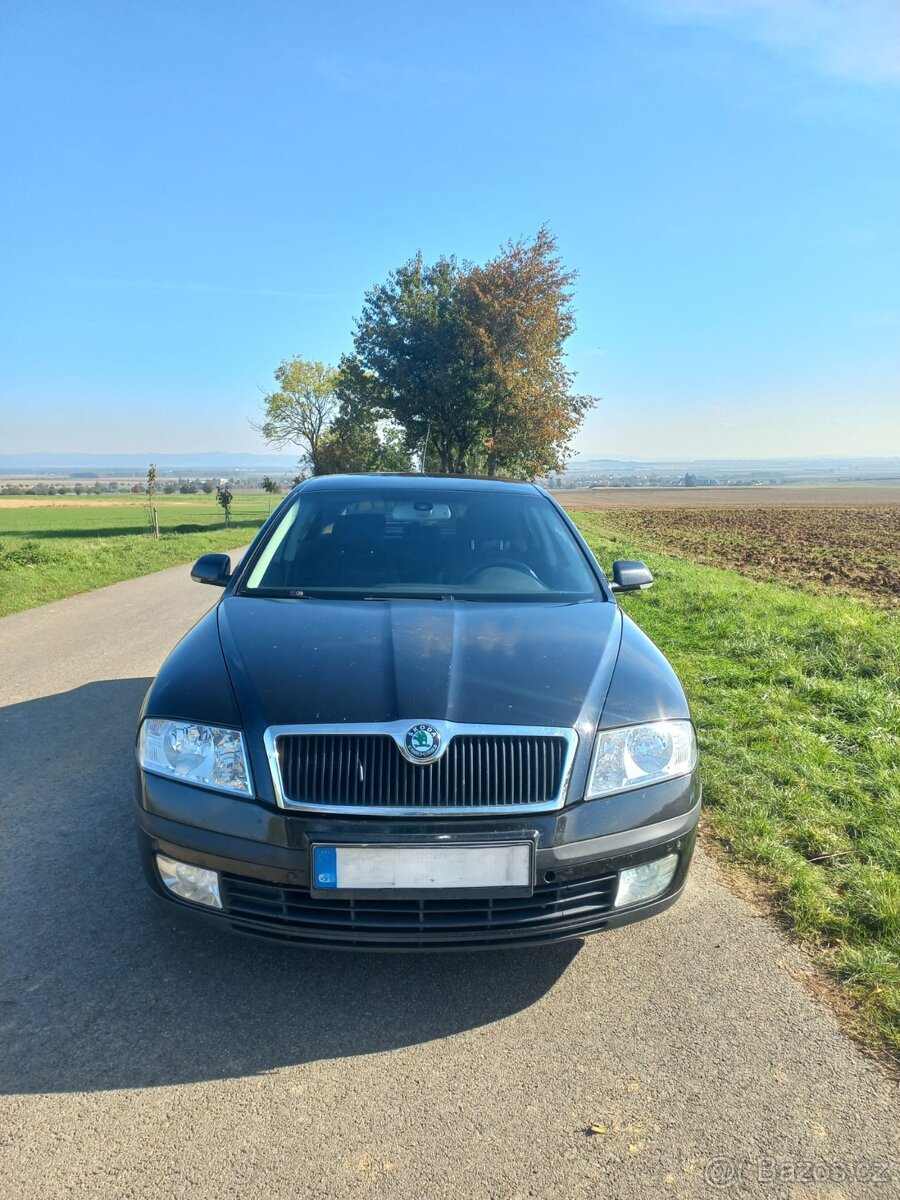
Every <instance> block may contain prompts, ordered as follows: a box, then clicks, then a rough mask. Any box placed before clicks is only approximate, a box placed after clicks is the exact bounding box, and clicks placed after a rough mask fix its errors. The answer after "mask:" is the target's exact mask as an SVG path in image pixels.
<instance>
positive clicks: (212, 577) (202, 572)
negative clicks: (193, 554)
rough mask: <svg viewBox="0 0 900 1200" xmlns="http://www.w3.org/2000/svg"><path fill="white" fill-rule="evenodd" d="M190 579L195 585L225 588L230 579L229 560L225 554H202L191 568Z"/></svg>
mask: <svg viewBox="0 0 900 1200" xmlns="http://www.w3.org/2000/svg"><path fill="white" fill-rule="evenodd" d="M191 579H193V580H194V582H195V583H211V584H212V585H213V587H225V585H226V584H227V583H228V581H229V580H230V579H231V559H230V558H229V557H228V555H227V554H204V555H203V557H202V558H198V559H197V561H196V562H195V563H194V565H193V566H192V567H191Z"/></svg>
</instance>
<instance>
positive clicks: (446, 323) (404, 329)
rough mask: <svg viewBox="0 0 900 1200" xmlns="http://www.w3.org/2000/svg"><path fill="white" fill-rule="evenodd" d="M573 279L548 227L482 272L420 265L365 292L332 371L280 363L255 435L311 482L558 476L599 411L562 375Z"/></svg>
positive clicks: (441, 262)
mask: <svg viewBox="0 0 900 1200" xmlns="http://www.w3.org/2000/svg"><path fill="white" fill-rule="evenodd" d="M574 280H575V274H574V272H571V271H567V270H565V268H564V266H563V263H562V260H561V259H560V257H559V255H558V253H557V245H556V239H555V237H554V236H553V234H552V233H551V232H550V230H549V229H548V228H547V227H546V226H545V227H542V228H541V229H540V230H539V231H538V233H537V236H536V237H535V238H534V240H533V241H531V242H527V241H524V240H520V241H516V242H509V243H507V245H506V246H504V247H503V248H502V249H501V251H500V253H499V254H498V255H497V256H496V257H495V258H493V259H491V260H490V261H489V262H487V263H485V264H484V265H483V266H477V265H473V264H469V263H465V264H459V263H458V262H457V261H456V259H455V258H440V259H438V261H437V262H436V263H433V264H426V263H425V262H424V261H423V258H422V256H421V254H419V255H417V256H416V257H415V258H413V259H410V261H409V262H407V263H405V264H404V265H403V266H402V267H400V268H398V269H397V270H396V271H392V272H391V274H390V275H389V276H388V278H387V280H386V281H385V283H383V284H378V285H376V286H375V287H373V288H372V289H371V290H370V291H369V292H367V293H366V295H365V297H364V301H363V309H362V313H361V314H360V316H359V318H358V319H357V321H356V330H355V333H354V338H353V353H352V354H349V355H345V356H344V358H343V359H342V360H341V362H340V364H339V365H338V366H337V367H336V368H332V367H324V366H323V365H322V364H321V363H309V362H307V361H306V360H304V359H302V358H295V359H292V360H289V361H288V362H286V363H282V364H281V367H280V368H279V371H278V372H277V373H276V378H277V380H278V382H279V383H280V384H281V385H282V386H281V388H280V390H279V391H278V392H276V393H272V394H270V395H267V396H266V397H265V418H264V420H263V421H262V422H260V423H259V424H258V425H257V426H256V427H257V428H259V429H261V431H262V432H263V435H264V436H265V437H266V438H267V440H269V441H270V442H271V443H272V444H274V445H279V446H285V445H287V444H296V445H298V446H299V447H300V449H301V453H302V455H303V459H304V462H305V465H306V466H307V467H308V468H309V469H310V470H312V472H313V473H314V474H326V473H331V472H334V471H365V470H402V469H409V468H410V467H411V466H412V465H413V464H415V466H417V467H418V466H422V467H423V468H424V469H425V470H427V471H438V472H440V473H442V474H458V473H468V474H487V475H495V474H503V475H514V476H520V477H524V478H533V477H534V476H535V475H540V474H544V473H546V472H548V471H551V470H559V469H560V468H561V467H562V466H563V465H564V462H565V459H566V457H567V448H568V445H569V443H570V441H571V439H572V437H573V435H574V434H575V432H576V431H577V430H578V428H579V427H580V425H581V423H582V421H583V420H584V416H585V414H586V412H587V410H588V409H589V408H590V407H591V405H592V404H593V403H594V402H595V401H594V397H591V396H581V395H577V394H575V393H574V392H573V379H574V377H573V374H572V372H571V371H569V370H568V369H567V367H566V365H565V358H564V346H565V342H566V340H567V339H568V337H569V336H570V335H571V334H572V332H573V331H574V329H575V316H574V312H573V309H572V290H571V289H572V285H573V283H574Z"/></svg>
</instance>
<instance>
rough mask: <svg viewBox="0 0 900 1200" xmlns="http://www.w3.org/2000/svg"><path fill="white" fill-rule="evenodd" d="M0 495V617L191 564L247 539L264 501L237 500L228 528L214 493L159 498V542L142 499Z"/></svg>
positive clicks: (265, 504) (260, 518) (264, 508)
mask: <svg viewBox="0 0 900 1200" xmlns="http://www.w3.org/2000/svg"><path fill="white" fill-rule="evenodd" d="M27 500H28V504H27V505H25V504H23V503H22V501H21V500H20V501H19V502H18V503H16V502H15V501H11V500H9V499H5V498H0V616H7V615H8V614H9V613H14V612H21V611H22V610H24V609H26V608H34V607H35V605H37V604H47V603H49V602H50V601H51V600H61V599H62V598H63V597H65V596H73V595H75V594H76V593H77V592H84V591H89V590H90V589H92V588H96V587H103V586H105V585H106V584H108V583H118V582H119V581H120V580H122V579H134V578H135V577H136V576H138V575H146V574H147V573H148V572H149V571H159V570H161V569H162V568H163V567H171V566H175V565H176V564H178V563H186V562H191V561H192V560H193V559H195V558H199V556H200V555H201V554H204V553H206V552H207V551H211V550H230V549H233V548H234V547H235V545H241V544H242V543H245V542H249V541H250V539H251V538H252V537H253V535H254V534H255V532H256V530H257V529H258V528H259V526H260V524H261V523H262V522H263V520H265V517H266V515H267V513H268V510H269V497H268V496H265V495H252V494H251V495H241V494H238V495H236V496H235V500H234V506H233V508H232V514H231V521H230V523H229V525H228V527H227V528H226V527H225V525H224V522H223V518H222V510H221V509H220V508H219V507H218V506H217V505H216V502H215V496H206V495H198V496H160V497H159V498H158V504H157V507H158V509H159V527H160V534H161V537H160V538H159V540H157V539H156V538H151V537H149V536H148V533H147V529H148V525H147V508H146V497H142V496H127V495H126V496H109V497H94V496H91V497H83V498H77V497H74V496H73V497H69V496H67V497H65V498H64V499H60V498H58V497H50V498H48V499H46V500H44V499H42V498H37V497H31V496H29V497H27Z"/></svg>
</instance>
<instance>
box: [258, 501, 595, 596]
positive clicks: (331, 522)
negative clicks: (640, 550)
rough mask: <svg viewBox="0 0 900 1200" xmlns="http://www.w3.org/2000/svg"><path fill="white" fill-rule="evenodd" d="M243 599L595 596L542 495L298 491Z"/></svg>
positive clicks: (264, 547) (582, 560)
mask: <svg viewBox="0 0 900 1200" xmlns="http://www.w3.org/2000/svg"><path fill="white" fill-rule="evenodd" d="M239 593H240V594H245V595H270V596H272V595H274V596H293V597H297V598H305V597H317V596H320V597H329V596H346V597H349V598H359V599H389V598H394V597H409V598H418V597H427V598H433V599H451V598H453V599H456V598H458V599H468V600H493V599H502V600H542V599H543V600H554V601H560V600H563V599H565V600H570V601H573V600H587V599H599V598H601V592H600V590H599V588H598V585H597V580H596V578H595V576H594V574H593V572H592V571H591V569H590V566H589V565H588V561H587V558H586V556H585V554H584V552H583V551H582V549H581V547H580V546H579V545H578V542H577V541H576V540H575V538H574V537H573V536H572V534H571V532H570V531H569V529H568V527H567V525H566V523H565V521H564V520H563V519H562V518H561V516H560V515H559V513H558V512H557V511H556V509H555V508H554V506H553V505H552V504H551V503H550V502H549V501H548V500H547V499H546V498H545V497H544V496H542V495H540V493H538V492H534V493H533V494H530V495H529V494H528V493H527V492H504V491H501V490H496V491H493V490H491V489H490V488H485V489H483V490H476V489H472V490H469V489H465V490H462V489H459V490H453V489H449V488H447V489H442V488H440V487H430V486H426V485H424V484H423V486H422V487H420V488H410V487H404V488H396V489H394V490H391V489H390V488H385V487H383V486H380V487H373V488H371V490H367V489H361V488H360V487H358V486H357V487H354V488H346V489H343V490H342V489H340V488H339V487H335V489H334V490H330V489H324V488H318V487H317V488H312V489H308V490H305V491H300V492H299V493H298V494H297V496H296V497H295V498H294V499H293V500H291V501H289V502H288V503H287V504H286V505H285V507H284V510H283V512H282V513H281V514H280V517H279V518H278V519H277V520H276V522H275V523H274V524H273V526H272V528H271V529H270V531H269V534H268V537H267V538H266V540H265V541H264V542H263V543H262V544H261V546H259V547H258V548H257V550H256V552H255V554H254V557H253V560H252V562H251V564H250V569H249V573H248V574H246V575H245V577H244V580H243V583H242V586H241V587H240V589H239Z"/></svg>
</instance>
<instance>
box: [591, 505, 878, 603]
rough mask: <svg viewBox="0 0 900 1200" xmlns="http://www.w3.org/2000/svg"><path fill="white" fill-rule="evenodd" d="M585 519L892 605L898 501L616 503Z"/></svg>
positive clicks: (750, 571)
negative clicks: (634, 505)
mask: <svg viewBox="0 0 900 1200" xmlns="http://www.w3.org/2000/svg"><path fill="white" fill-rule="evenodd" d="M833 495H834V493H833V492H832V496H833ZM590 519H591V520H592V522H598V523H599V524H600V525H602V526H603V528H604V529H607V530H609V531H610V532H611V533H613V532H621V533H623V534H627V535H628V537H629V540H630V541H632V542H633V543H634V544H635V545H637V546H638V547H640V548H642V549H647V550H656V551H659V552H661V553H665V554H673V555H675V556H677V557H679V558H687V559H690V560H691V561H692V562H698V563H705V564H708V565H710V566H716V567H732V568H735V569H736V570H738V571H741V572H743V573H744V574H745V575H750V576H752V577H753V578H756V579H762V580H766V581H772V580H781V581H783V582H787V583H795V584H799V585H801V586H804V587H807V588H810V589H812V590H816V591H820V590H827V591H838V592H843V593H846V594H848V595H856V596H867V597H869V598H870V599H872V600H874V601H876V602H877V603H879V604H882V605H887V606H895V605H900V507H897V506H895V505H893V504H867V505H843V504H842V505H836V504H831V505H824V504H815V505H791V504H782V505H772V504H768V505H766V504H763V505H750V504H748V505H746V506H745V507H740V508H738V507H727V508H722V507H701V506H691V507H680V508H676V507H674V506H673V507H647V508H621V509H608V510H604V511H603V512H602V514H601V513H600V512H597V511H595V512H593V513H591V514H590Z"/></svg>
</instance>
